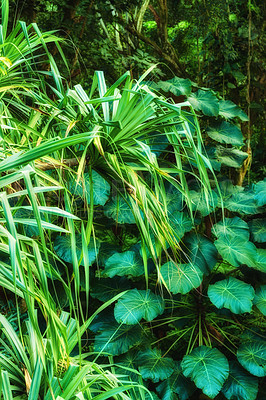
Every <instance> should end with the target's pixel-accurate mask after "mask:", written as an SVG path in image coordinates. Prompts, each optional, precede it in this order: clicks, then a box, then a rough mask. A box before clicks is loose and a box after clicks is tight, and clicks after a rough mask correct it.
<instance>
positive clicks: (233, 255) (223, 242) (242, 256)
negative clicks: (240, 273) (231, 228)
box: [214, 235, 257, 268]
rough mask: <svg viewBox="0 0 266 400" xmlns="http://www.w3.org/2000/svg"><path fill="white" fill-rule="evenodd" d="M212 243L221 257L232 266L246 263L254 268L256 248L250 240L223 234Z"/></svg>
mask: <svg viewBox="0 0 266 400" xmlns="http://www.w3.org/2000/svg"><path fill="white" fill-rule="evenodd" d="M214 244H215V246H216V248H217V250H218V252H219V253H220V254H221V256H222V257H223V259H224V260H226V261H228V262H229V263H230V264H232V265H233V266H234V267H238V266H240V265H242V264H246V265H247V266H248V267H251V268H252V267H254V268H256V258H257V249H256V246H255V245H254V244H253V243H252V242H249V241H248V240H243V238H241V237H238V236H234V237H232V236H225V235H223V236H221V237H219V239H218V240H216V241H215V242H214Z"/></svg>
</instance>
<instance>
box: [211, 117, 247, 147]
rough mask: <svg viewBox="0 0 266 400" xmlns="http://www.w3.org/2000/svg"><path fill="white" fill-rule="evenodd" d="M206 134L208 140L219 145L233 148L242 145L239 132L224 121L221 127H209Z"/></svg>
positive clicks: (241, 136)
mask: <svg viewBox="0 0 266 400" xmlns="http://www.w3.org/2000/svg"><path fill="white" fill-rule="evenodd" d="M207 133H208V135H209V136H210V138H212V139H213V140H215V141H216V142H219V143H225V144H227V143H229V144H232V145H235V146H242V145H243V144H244V142H243V135H242V132H241V130H240V129H239V128H238V127H237V126H236V125H233V124H230V123H229V122H225V121H224V122H222V123H221V125H218V126H215V127H212V126H210V127H209V128H208V129H207Z"/></svg>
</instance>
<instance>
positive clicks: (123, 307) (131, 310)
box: [114, 289, 164, 325]
mask: <svg viewBox="0 0 266 400" xmlns="http://www.w3.org/2000/svg"><path fill="white" fill-rule="evenodd" d="M163 311H164V302H163V299H162V297H161V296H157V295H155V294H154V293H152V292H151V291H150V290H149V289H148V290H138V289H133V290H130V291H128V292H127V293H125V294H124V295H123V296H122V297H121V298H120V299H119V300H118V302H117V303H116V305H115V309H114V316H115V319H116V320H117V322H119V323H122V324H128V325H133V324H137V323H138V322H139V321H140V320H141V319H142V318H144V319H145V320H146V321H152V320H153V319H154V318H156V317H157V315H160V314H162V313H163Z"/></svg>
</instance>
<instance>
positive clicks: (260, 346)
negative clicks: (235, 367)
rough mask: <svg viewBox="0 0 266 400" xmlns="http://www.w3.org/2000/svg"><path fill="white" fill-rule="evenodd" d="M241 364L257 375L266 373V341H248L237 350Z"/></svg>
mask: <svg viewBox="0 0 266 400" xmlns="http://www.w3.org/2000/svg"><path fill="white" fill-rule="evenodd" d="M237 359H238V361H239V362H240V364H241V365H242V366H243V367H244V368H245V369H246V370H247V371H249V372H250V373H251V374H252V375H255V376H259V377H261V376H265V375H266V343H265V342H263V341H253V342H247V343H243V344H241V345H240V347H239V349H238V350H237Z"/></svg>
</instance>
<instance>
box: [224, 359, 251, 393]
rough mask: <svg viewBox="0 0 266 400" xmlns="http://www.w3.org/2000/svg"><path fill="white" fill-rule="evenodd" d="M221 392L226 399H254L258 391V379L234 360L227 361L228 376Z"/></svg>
mask: <svg viewBox="0 0 266 400" xmlns="http://www.w3.org/2000/svg"><path fill="white" fill-rule="evenodd" d="M222 392H223V394H224V396H225V397H226V398H227V399H228V400H234V399H239V400H255V399H256V397H257V393H258V379H257V378H256V377H255V376H252V375H250V374H249V373H248V372H247V371H246V370H244V369H243V368H242V367H241V366H240V365H239V364H238V363H237V362H236V361H233V362H230V363H229V377H228V379H227V381H226V382H225V384H224V386H223V388H222Z"/></svg>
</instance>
